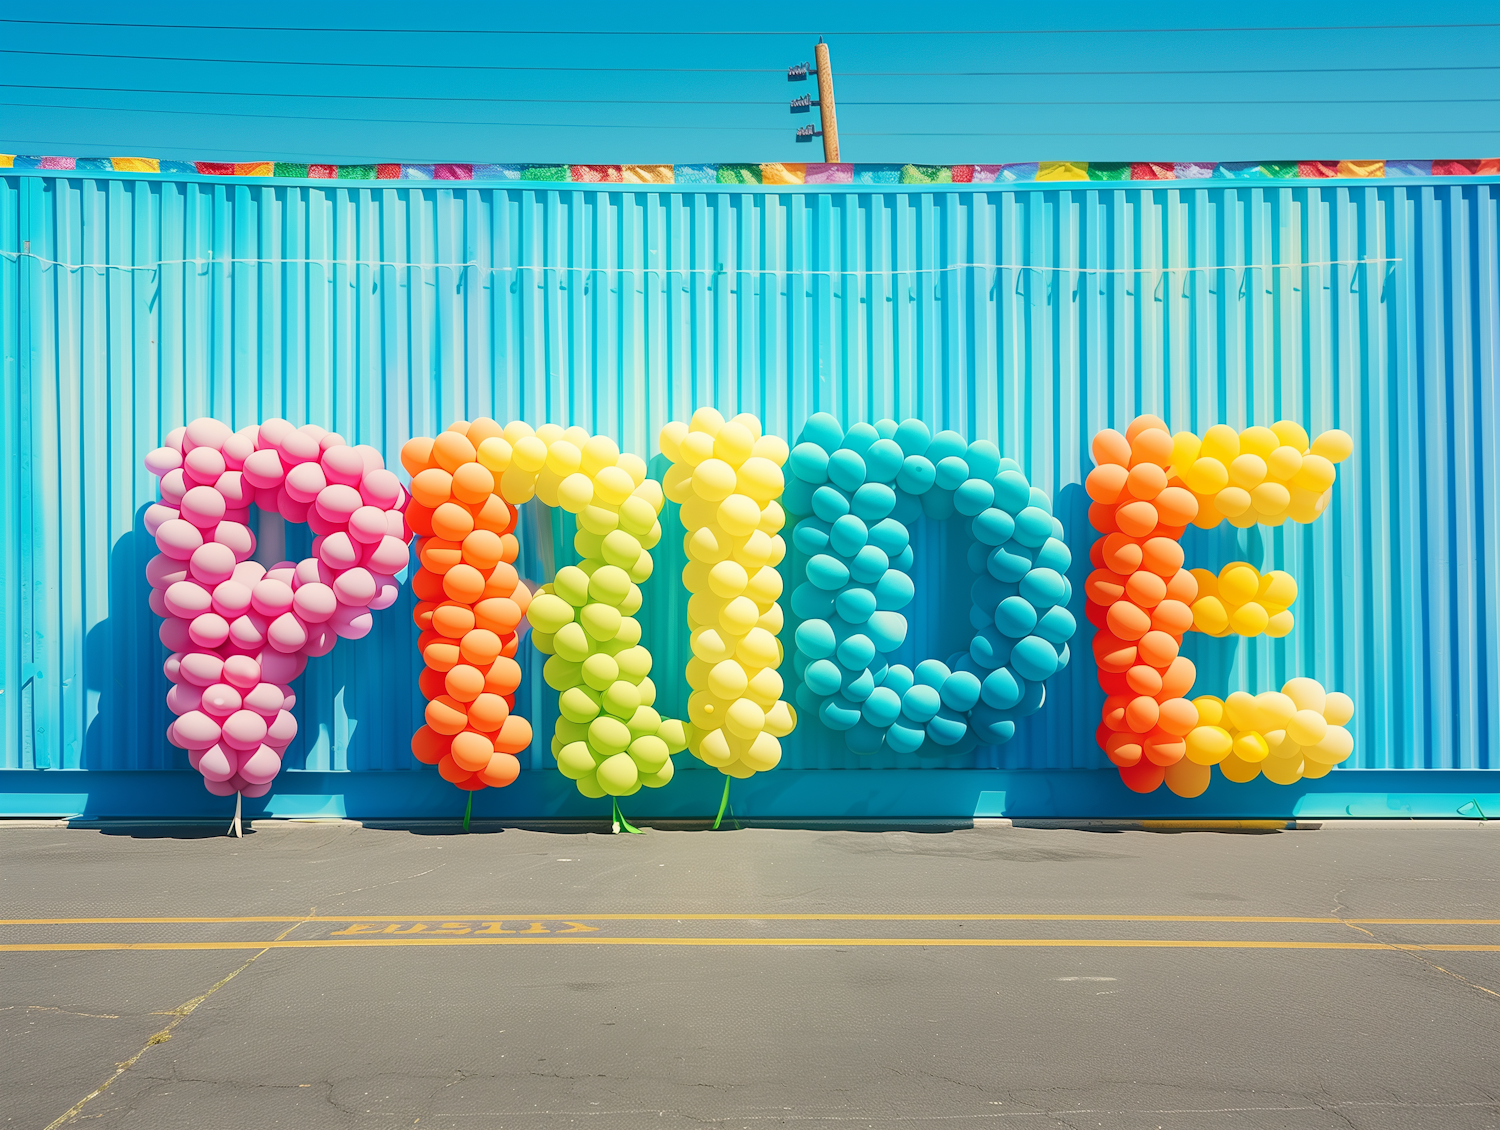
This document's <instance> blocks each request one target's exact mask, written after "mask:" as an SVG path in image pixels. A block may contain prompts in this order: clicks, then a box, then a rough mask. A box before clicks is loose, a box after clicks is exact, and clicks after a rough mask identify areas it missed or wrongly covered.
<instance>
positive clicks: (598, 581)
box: [589, 565, 630, 606]
mask: <svg viewBox="0 0 1500 1130" xmlns="http://www.w3.org/2000/svg"><path fill="white" fill-rule="evenodd" d="M589 595H590V596H591V597H593V598H594V599H595V600H597V601H600V602H601V603H603V604H609V605H614V606H618V605H619V604H620V602H621V601H623V600H624V599H625V598H626V597H627V596H629V595H630V577H629V576H628V575H627V574H626V572H625V570H624V569H621V568H619V567H618V566H615V565H600V566H599V568H598V569H597V570H595V572H594V575H593V576H592V577H590V578H589Z"/></svg>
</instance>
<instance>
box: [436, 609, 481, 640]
mask: <svg viewBox="0 0 1500 1130" xmlns="http://www.w3.org/2000/svg"><path fill="white" fill-rule="evenodd" d="M432 627H433V630H434V631H436V632H438V633H439V634H441V635H443V636H446V637H447V638H448V639H450V640H461V639H463V638H464V636H466V635H467V634H468V633H470V632H472V631H473V630H474V610H473V609H472V608H470V607H469V606H468V605H467V604H460V603H459V602H458V601H456V600H445V601H444V602H443V603H442V604H439V605H438V606H437V608H436V609H435V610H434V611H433V613H432Z"/></svg>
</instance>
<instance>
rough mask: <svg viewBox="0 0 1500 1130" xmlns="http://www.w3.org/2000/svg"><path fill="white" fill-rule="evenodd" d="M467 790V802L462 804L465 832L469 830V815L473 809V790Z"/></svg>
mask: <svg viewBox="0 0 1500 1130" xmlns="http://www.w3.org/2000/svg"><path fill="white" fill-rule="evenodd" d="M467 791H468V794H469V799H468V801H467V803H465V804H464V831H465V832H467V831H468V830H469V816H470V815H471V814H472V813H473V811H474V790H473V789H469V790H467Z"/></svg>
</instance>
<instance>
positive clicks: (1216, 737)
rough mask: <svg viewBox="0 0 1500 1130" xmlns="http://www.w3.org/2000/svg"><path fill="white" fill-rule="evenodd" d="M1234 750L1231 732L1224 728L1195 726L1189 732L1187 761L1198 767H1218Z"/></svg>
mask: <svg viewBox="0 0 1500 1130" xmlns="http://www.w3.org/2000/svg"><path fill="white" fill-rule="evenodd" d="M1233 748H1234V742H1233V740H1232V739H1231V738H1230V736H1229V731H1228V730H1226V729H1224V728H1223V727H1222V726H1194V727H1193V728H1192V729H1191V730H1189V731H1188V735H1187V757H1186V759H1185V760H1188V761H1192V762H1195V763H1196V764H1198V765H1217V764H1218V763H1219V762H1221V761H1223V760H1224V759H1225V758H1226V757H1228V756H1229V752H1230V750H1231V749H1233Z"/></svg>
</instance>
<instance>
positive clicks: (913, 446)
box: [891, 419, 932, 455]
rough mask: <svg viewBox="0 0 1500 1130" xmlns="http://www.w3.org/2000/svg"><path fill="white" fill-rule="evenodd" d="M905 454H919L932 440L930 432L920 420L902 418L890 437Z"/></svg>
mask: <svg viewBox="0 0 1500 1130" xmlns="http://www.w3.org/2000/svg"><path fill="white" fill-rule="evenodd" d="M891 438H892V439H894V440H895V441H896V443H897V444H898V445H899V446H900V448H901V450H902V451H904V452H905V453H906V454H907V455H921V454H923V453H924V452H925V451H926V450H927V445H928V444H930V443H931V442H932V433H931V432H930V431H928V430H927V425H926V424H924V423H922V421H921V420H915V419H913V420H902V421H901V423H900V424H899V425H897V427H896V434H895V435H894V436H892V437H891Z"/></svg>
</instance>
